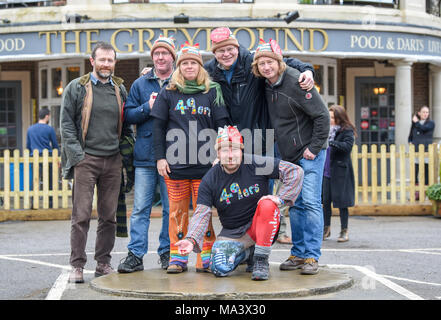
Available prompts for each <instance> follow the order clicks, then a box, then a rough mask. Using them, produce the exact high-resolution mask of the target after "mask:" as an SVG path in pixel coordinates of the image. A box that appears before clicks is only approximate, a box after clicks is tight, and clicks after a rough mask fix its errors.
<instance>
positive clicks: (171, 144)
mask: <svg viewBox="0 0 441 320" xmlns="http://www.w3.org/2000/svg"><path fill="white" fill-rule="evenodd" d="M215 98H216V89H214V88H212V89H210V90H209V91H208V92H207V93H206V94H204V93H203V92H199V93H195V94H184V93H181V92H179V91H178V90H166V88H163V89H162V90H161V92H160V93H159V95H158V96H157V98H156V101H155V104H154V106H153V108H152V111H151V113H150V115H151V116H153V117H155V118H157V119H160V120H163V121H166V122H167V136H171V137H172V138H171V139H173V140H172V141H165V143H166V150H167V154H166V157H167V162H168V164H169V167H170V170H171V173H170V174H169V176H170V178H171V179H201V178H202V177H203V175H204V174H205V173H206V172H207V171H208V170H209V169H210V168H211V163H210V161H213V160H214V159H215V158H216V154H215V151H214V148H213V146H214V143H215V139H216V136H217V129H218V126H223V125H224V124H227V123H228V118H229V115H228V111H227V109H226V107H225V106H224V105H220V106H219V105H217V104H215V102H214V101H215ZM207 129H211V130H207ZM203 130H204V131H203ZM201 131H203V132H201ZM210 151H212V152H211V153H210Z"/></svg>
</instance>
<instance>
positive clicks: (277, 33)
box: [273, 28, 280, 45]
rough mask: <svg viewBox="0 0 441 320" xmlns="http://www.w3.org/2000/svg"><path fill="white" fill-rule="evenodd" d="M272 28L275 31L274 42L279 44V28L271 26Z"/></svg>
mask: <svg viewBox="0 0 441 320" xmlns="http://www.w3.org/2000/svg"><path fill="white" fill-rule="evenodd" d="M273 30H274V31H275V32H276V42H277V43H278V44H279V45H280V42H279V30H280V29H279V28H273Z"/></svg>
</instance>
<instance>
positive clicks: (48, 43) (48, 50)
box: [38, 31, 57, 54]
mask: <svg viewBox="0 0 441 320" xmlns="http://www.w3.org/2000/svg"><path fill="white" fill-rule="evenodd" d="M51 34H54V35H55V36H57V31H42V32H39V33H38V38H41V36H42V35H46V54H52V51H51Z"/></svg>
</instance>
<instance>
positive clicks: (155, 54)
mask: <svg viewBox="0 0 441 320" xmlns="http://www.w3.org/2000/svg"><path fill="white" fill-rule="evenodd" d="M160 55H162V56H163V57H168V56H169V55H171V53H170V52H168V51H155V52H153V56H154V57H156V58H157V57H159V56H160Z"/></svg>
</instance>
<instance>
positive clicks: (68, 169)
mask: <svg viewBox="0 0 441 320" xmlns="http://www.w3.org/2000/svg"><path fill="white" fill-rule="evenodd" d="M112 81H113V83H114V84H115V92H116V97H117V101H118V106H119V111H120V115H121V117H119V120H118V134H119V136H121V130H122V125H123V121H122V111H123V105H124V102H125V101H126V98H127V91H126V89H125V87H124V85H123V82H124V80H123V79H121V78H119V77H115V76H112ZM92 105H93V92H92V82H91V80H90V73H88V74H85V75H84V76H82V77H80V78H77V79H75V80H72V81H71V82H70V83H69V84H68V85H67V87H66V88H65V90H64V92H63V97H62V102H61V114H60V132H61V169H62V174H63V178H65V179H72V178H73V170H72V169H73V167H75V165H76V164H77V163H78V162H80V161H81V160H83V159H84V144H85V141H86V135H87V130H88V128H89V120H90V114H91V111H92Z"/></svg>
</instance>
